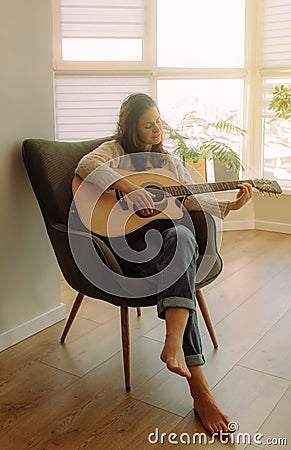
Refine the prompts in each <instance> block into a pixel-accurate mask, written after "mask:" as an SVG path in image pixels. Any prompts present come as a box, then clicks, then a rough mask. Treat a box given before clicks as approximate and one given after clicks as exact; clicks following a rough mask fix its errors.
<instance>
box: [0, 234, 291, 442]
mask: <svg viewBox="0 0 291 450" xmlns="http://www.w3.org/2000/svg"><path fill="white" fill-rule="evenodd" d="M221 254H222V255H223V259H224V271H223V273H222V274H221V275H220V277H219V278H218V279H217V280H216V281H215V282H214V283H213V284H212V285H211V286H208V287H207V288H205V289H204V294H205V298H206V300H207V303H208V305H209V309H210V312H211V315H212V317H213V321H214V324H215V329H216V332H217V335H218V338H219V342H220V347H219V349H218V350H216V351H215V350H213V348H212V346H211V342H210V339H209V336H208V335H207V333H206V331H205V326H204V323H202V319H201V320H200V325H201V333H202V335H203V343H204V353H205V356H206V360H207V363H206V366H205V372H206V375H207V378H208V380H209V383H210V386H211V389H212V391H213V393H214V394H215V397H216V398H217V400H218V402H219V404H220V405H221V406H222V408H223V409H224V410H225V411H226V412H227V413H228V414H229V415H230V416H231V418H232V419H233V420H234V421H236V422H237V423H238V424H239V431H240V432H242V433H249V434H250V436H251V438H253V437H254V435H255V433H257V432H259V433H261V434H262V435H263V436H262V438H261V441H262V442H265V441H266V440H267V438H287V440H288V444H287V445H282V444H281V445H276V447H277V448H286V449H287V448H291V431H290V417H291V395H290V378H291V360H290V323H291V311H290V304H291V236H290V235H284V234H277V233H270V232H263V231H241V232H226V233H225V234H224V237H223V243H222V250H221ZM61 291H62V301H63V302H65V303H66V304H67V305H68V310H69V307H70V305H71V304H72V301H73V299H74V295H75V293H74V292H73V291H72V290H71V289H70V288H69V287H68V286H67V285H66V283H65V282H64V281H62V282H61ZM63 326H64V321H63V322H61V323H58V324H56V325H54V326H52V327H51V328H49V329H46V330H44V331H42V332H41V333H39V334H37V335H35V336H33V337H31V338H29V339H27V340H25V341H23V342H21V343H19V344H17V345H15V346H14V347H12V348H10V349H8V350H6V351H4V352H2V353H1V355H0V368H1V374H0V385H1V390H0V394H1V410H0V449H1V450H22V449H38V450H44V449H61V450H66V449H68V450H76V449H83V448H86V449H96V450H99V449H100V450H103V449H105V450H107V449H127V450H141V449H150V448H165V449H171V448H177V447H179V448H180V447H183V448H193V447H194V445H193V444H191V445H185V443H187V438H188V436H189V437H191V439H192V436H193V435H194V433H199V432H202V431H203V428H202V427H201V424H200V422H199V420H198V419H197V418H195V416H194V413H193V410H192V401H191V399H190V397H189V393H188V387H187V383H186V382H185V380H184V379H182V378H180V377H179V376H177V375H175V374H173V373H170V372H169V371H168V370H167V369H166V368H165V367H164V364H163V363H162V362H161V361H160V360H159V353H160V351H161V348H162V343H163V336H164V323H163V321H161V320H159V319H157V318H156V312H155V308H144V309H143V314H142V316H141V317H139V318H138V317H136V313H135V310H132V311H131V342H132V362H131V366H132V390H131V392H130V393H126V392H125V390H124V379H123V367H122V356H121V345H120V327H119V311H118V309H117V308H116V307H114V306H112V305H109V304H107V303H104V302H101V301H95V300H92V299H86V300H85V301H84V304H83V306H82V307H81V310H80V312H79V314H78V317H77V319H76V322H75V323H74V325H73V327H72V330H71V332H70V334H69V335H68V339H67V343H66V345H61V344H60V343H59V341H58V339H59V337H60V334H61V331H62V328H63ZM157 430H158V431H157ZM150 433H154V434H152V435H151V441H152V442H153V443H150V442H149V441H148V436H149V434H150ZM162 433H164V435H162ZM170 433H176V436H175V435H171V436H170V441H171V439H172V441H175V440H176V441H178V442H179V444H178V445H175V444H172V443H170V441H169V434H170ZM182 433H184V434H182ZM236 435H237V433H236ZM201 436H202V435H201ZM246 436H247V435H246ZM201 439H202V438H201ZM209 439H210V438H209ZM244 439H247V437H246V438H244ZM257 439H258V437H257ZM155 440H158V443H157V444H156V445H154V442H155ZM180 441H182V442H180ZM242 441H243V439H242V440H241V442H240V444H238V445H237V444H235V445H232V446H231V445H230V444H227V446H226V445H223V444H222V443H221V442H219V441H216V443H215V444H211V443H209V442H208V440H207V442H205V441H204V438H203V440H202V442H203V443H202V444H201V445H198V444H197V447H199V448H201V449H204V448H209V449H210V448H212V449H220V448H228V447H229V448H244V447H246V446H247V441H244V443H243V442H242ZM161 442H164V445H162V443H161ZM183 442H184V443H183ZM196 442H199V441H197V440H196ZM266 447H267V446H266V445H264V446H263V445H261V446H260V445H259V443H258V441H257V442H251V445H248V446H247V448H248V450H255V449H256V448H266ZM269 448H270V446H269Z"/></svg>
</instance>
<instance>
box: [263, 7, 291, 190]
mask: <svg viewBox="0 0 291 450" xmlns="http://www.w3.org/2000/svg"><path fill="white" fill-rule="evenodd" d="M263 19H264V22H263V30H262V35H263V46H262V47H263V48H262V50H263V51H262V62H261V84H262V99H263V106H262V131H263V158H264V167H263V173H264V176H265V177H266V178H276V179H278V180H279V181H280V184H281V185H282V186H285V187H287V186H291V120H284V119H279V118H277V117H276V116H275V114H274V112H273V111H270V110H269V108H268V106H269V103H270V100H271V98H272V93H273V91H274V88H275V86H277V85H279V84H284V85H286V86H289V87H291V3H290V1H286V0H280V1H278V0H277V1H276V0H265V1H264V5H263Z"/></svg>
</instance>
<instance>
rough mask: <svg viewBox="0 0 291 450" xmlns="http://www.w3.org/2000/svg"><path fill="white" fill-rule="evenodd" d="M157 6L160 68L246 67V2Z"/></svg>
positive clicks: (171, 0) (167, 0)
mask: <svg viewBox="0 0 291 450" xmlns="http://www.w3.org/2000/svg"><path fill="white" fill-rule="evenodd" d="M157 5H158V10H157V17H158V20H157V22H158V34H157V52H158V66H159V67H191V68H215V67H216V68H231V67H232V68H233V67H236V68H238V67H241V68H242V67H244V25H245V20H244V16H245V1H244V0H219V1H218V0H195V1H193V0H183V1H182V2H181V1H180V2H178V1H176V0H158V3H157ZM230 37H231V38H230Z"/></svg>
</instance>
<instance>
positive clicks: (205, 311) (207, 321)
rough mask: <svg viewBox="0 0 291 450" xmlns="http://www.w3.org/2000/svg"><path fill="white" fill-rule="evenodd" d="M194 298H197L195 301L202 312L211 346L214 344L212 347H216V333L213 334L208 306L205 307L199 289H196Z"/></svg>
mask: <svg viewBox="0 0 291 450" xmlns="http://www.w3.org/2000/svg"><path fill="white" fill-rule="evenodd" d="M196 298H197V302H198V305H199V308H200V311H201V313H202V316H203V319H204V322H205V324H206V327H207V330H208V332H209V335H210V337H211V340H212V343H213V346H214V348H217V347H218V341H217V338H216V335H215V331H214V328H213V325H212V321H211V318H210V315H209V312H208V308H207V305H206V303H205V300H204V297H203V295H202V292H201V289H197V291H196Z"/></svg>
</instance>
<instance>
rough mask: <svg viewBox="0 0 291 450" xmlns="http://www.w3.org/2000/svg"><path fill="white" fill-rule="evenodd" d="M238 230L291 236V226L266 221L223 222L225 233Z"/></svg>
mask: <svg viewBox="0 0 291 450" xmlns="http://www.w3.org/2000/svg"><path fill="white" fill-rule="evenodd" d="M238 230H262V231H273V232H275V233H285V234H291V224H288V223H279V222H267V221H265V220H254V221H253V220H228V221H225V222H223V231H238Z"/></svg>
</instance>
